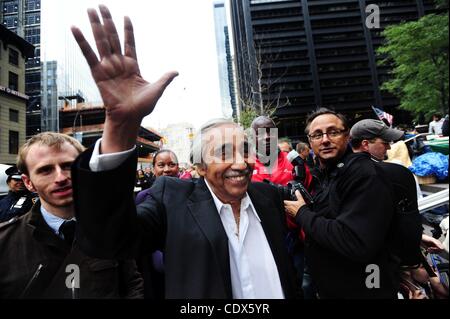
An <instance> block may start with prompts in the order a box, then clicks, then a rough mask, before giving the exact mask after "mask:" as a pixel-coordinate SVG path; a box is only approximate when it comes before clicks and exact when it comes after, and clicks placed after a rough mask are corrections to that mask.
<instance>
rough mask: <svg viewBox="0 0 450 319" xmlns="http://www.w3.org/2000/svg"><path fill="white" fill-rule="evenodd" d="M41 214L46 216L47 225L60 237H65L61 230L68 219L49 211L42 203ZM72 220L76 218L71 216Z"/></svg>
mask: <svg viewBox="0 0 450 319" xmlns="http://www.w3.org/2000/svg"><path fill="white" fill-rule="evenodd" d="M41 214H42V217H43V218H44V220H45V222H46V223H47V225H48V226H49V227H50V229H51V230H52V231H53V232H54V233H55V234H56V235H57V236H59V237H61V238H62V239H64V235H63V234H62V233H61V232H60V231H59V229H60V228H61V225H62V224H63V223H64V222H65V221H67V219H63V218H61V217H58V216H56V215H53V214H52V213H50V212H48V211H47V210H46V209H45V208H44V206H42V205H41ZM70 220H76V219H75V217H74V218H71V219H70Z"/></svg>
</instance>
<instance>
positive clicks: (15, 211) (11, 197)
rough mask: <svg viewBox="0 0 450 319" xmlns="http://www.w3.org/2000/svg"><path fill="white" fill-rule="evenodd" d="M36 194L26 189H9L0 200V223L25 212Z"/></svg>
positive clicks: (29, 207) (31, 204)
mask: <svg viewBox="0 0 450 319" xmlns="http://www.w3.org/2000/svg"><path fill="white" fill-rule="evenodd" d="M36 198H37V195H36V194H34V193H30V192H29V191H28V190H23V191H20V192H13V191H9V192H8V195H6V196H5V197H4V198H3V199H2V200H0V223H2V222H4V221H7V220H9V219H11V218H13V217H16V216H17V217H18V216H22V215H24V214H26V213H27V212H28V211H29V210H30V209H31V207H32V206H33V203H34V201H35V199H36Z"/></svg>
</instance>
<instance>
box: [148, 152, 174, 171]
mask: <svg viewBox="0 0 450 319" xmlns="http://www.w3.org/2000/svg"><path fill="white" fill-rule="evenodd" d="M154 170H155V176H156V177H159V176H173V177H177V176H178V163H177V161H176V159H175V158H174V156H173V155H172V153H170V152H163V153H159V154H158V155H157V157H156V159H155V167H154Z"/></svg>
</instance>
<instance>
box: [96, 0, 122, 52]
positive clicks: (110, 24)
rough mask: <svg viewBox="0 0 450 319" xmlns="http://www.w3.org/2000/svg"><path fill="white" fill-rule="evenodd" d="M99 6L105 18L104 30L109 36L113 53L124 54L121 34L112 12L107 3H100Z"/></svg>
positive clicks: (103, 18)
mask: <svg viewBox="0 0 450 319" xmlns="http://www.w3.org/2000/svg"><path fill="white" fill-rule="evenodd" d="M99 8H100V13H101V15H102V20H103V30H104V32H105V33H106V36H107V37H108V40H109V45H110V49H111V53H113V54H114V53H117V54H122V50H121V47H120V40H119V35H118V34H117V30H116V26H115V24H114V21H113V19H112V16H111V13H110V12H109V9H108V7H106V6H105V5H99Z"/></svg>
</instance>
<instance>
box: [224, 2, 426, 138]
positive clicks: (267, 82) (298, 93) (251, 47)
mask: <svg viewBox="0 0 450 319" xmlns="http://www.w3.org/2000/svg"><path fill="white" fill-rule="evenodd" d="M373 4H375V5H377V8H378V9H379V13H380V14H379V19H380V25H379V27H378V26H376V24H373V23H369V24H368V25H367V24H366V20H368V19H369V22H373V21H372V20H371V14H373V13H374V12H375V11H371V10H370V8H371V7H369V5H373ZM366 10H367V11H366ZM433 11H434V2H433V1H432V0H391V1H373V0H295V1H294V0H231V14H232V22H233V35H234V38H233V41H234V47H235V50H236V67H237V79H238V80H237V85H238V88H239V94H240V96H241V98H240V101H242V100H245V99H247V100H249V101H251V102H250V103H249V104H251V106H252V107H254V108H259V109H264V107H266V106H268V105H269V106H275V107H277V111H276V113H275V114H276V116H277V117H278V119H279V126H278V127H279V129H280V131H279V135H280V136H290V137H291V138H293V139H294V140H295V139H300V138H302V139H304V132H303V130H304V125H303V124H304V120H305V117H306V114H307V113H308V112H310V111H311V110H313V109H315V108H316V106H326V107H332V108H335V109H336V110H339V111H341V112H343V113H347V114H349V115H352V116H354V115H355V114H358V116H364V117H369V116H372V115H373V114H372V110H371V108H370V106H371V105H375V106H378V107H380V108H383V109H384V110H386V111H387V112H389V113H391V114H392V113H393V114H394V115H396V119H397V120H399V121H401V120H402V117H403V118H404V119H405V118H407V116H408V114H406V113H405V112H401V111H399V110H396V106H397V105H398V104H399V103H398V101H397V100H396V99H395V98H394V97H393V96H392V95H390V94H388V93H386V92H384V91H381V90H380V85H381V83H383V82H384V81H385V80H386V79H387V78H388V76H389V74H388V72H389V69H388V68H387V67H384V66H378V65H377V62H378V59H379V57H377V55H376V53H375V52H376V49H377V48H378V47H379V46H380V45H381V44H382V42H383V38H382V37H381V33H382V32H383V30H384V29H385V27H386V26H388V25H391V24H395V23H399V22H402V21H410V20H416V19H418V18H419V17H421V16H423V15H424V14H426V13H430V12H433ZM240 107H243V105H242V103H241V104H240Z"/></svg>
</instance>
